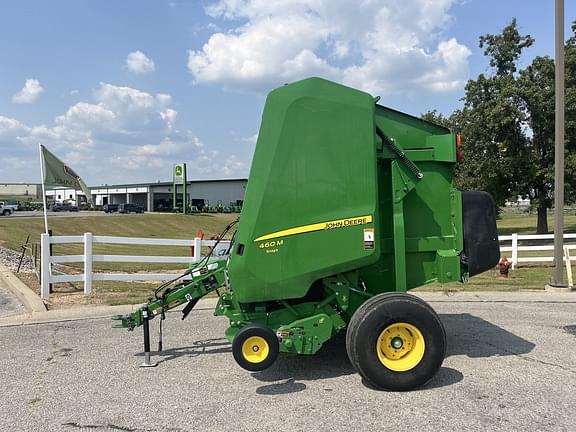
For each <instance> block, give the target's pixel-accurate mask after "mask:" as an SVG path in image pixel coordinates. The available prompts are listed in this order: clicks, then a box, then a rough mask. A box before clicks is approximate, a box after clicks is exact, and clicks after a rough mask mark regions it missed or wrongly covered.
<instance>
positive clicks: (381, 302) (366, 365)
mask: <svg viewBox="0 0 576 432" xmlns="http://www.w3.org/2000/svg"><path fill="white" fill-rule="evenodd" d="M398 322H403V323H408V324H411V325H413V326H415V327H416V328H417V329H418V330H419V331H420V332H421V333H422V336H423V337H424V343H425V350H424V355H423V357H422V360H420V362H419V363H418V364H417V365H416V366H414V367H413V368H412V369H410V370H408V371H405V372H398V371H393V370H391V369H388V368H387V367H385V366H384V365H383V364H382V362H381V361H380V360H379V358H378V353H377V349H376V344H377V341H378V337H379V336H380V333H381V332H382V331H383V330H384V329H385V328H386V327H388V326H389V325H391V324H394V323H398ZM346 351H347V352H348V358H349V359H350V362H351V363H352V366H353V367H354V369H356V371H357V372H358V373H359V374H360V375H361V376H362V378H364V379H365V380H366V381H367V383H368V384H369V385H371V386H372V387H374V388H377V389H384V390H393V391H406V390H412V389H415V388H417V387H421V386H423V385H425V384H426V383H427V382H428V381H430V380H431V379H432V377H434V375H435V374H436V372H438V370H439V369H440V366H442V362H443V361H444V357H445V356H446V331H445V330H444V326H443V325H442V322H441V321H440V318H438V315H437V314H436V312H434V310H433V309H432V308H431V307H430V306H429V305H428V304H427V303H426V302H425V301H423V300H421V299H419V298H418V297H415V296H413V295H410V294H402V293H384V294H378V295H376V296H374V297H372V298H370V299H369V300H367V301H366V302H364V303H363V304H362V305H361V306H360V307H359V308H358V309H357V310H356V312H355V313H354V315H353V316H352V319H351V320H350V323H349V324H348V330H347V332H346Z"/></svg>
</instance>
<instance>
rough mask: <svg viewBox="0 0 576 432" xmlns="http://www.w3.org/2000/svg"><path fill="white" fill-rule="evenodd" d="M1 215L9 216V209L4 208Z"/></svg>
mask: <svg viewBox="0 0 576 432" xmlns="http://www.w3.org/2000/svg"><path fill="white" fill-rule="evenodd" d="M2 216H10V210H4V211H3V212H2Z"/></svg>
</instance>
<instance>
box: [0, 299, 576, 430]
mask: <svg viewBox="0 0 576 432" xmlns="http://www.w3.org/2000/svg"><path fill="white" fill-rule="evenodd" d="M569 296H571V297H570V298H572V299H574V296H573V295H569ZM437 298H438V299H439V300H440V299H442V300H445V299H446V297H440V296H438V297H437ZM515 298H516V301H513V302H509V301H501V302H500V301H499V302H477V301H466V302H453V301H434V302H432V303H431V304H432V305H433V306H434V308H435V309H436V310H437V311H438V312H439V313H440V314H441V319H442V320H443V322H444V323H445V325H446V328H447V331H448V334H449V354H448V358H447V359H446V361H445V362H444V366H443V368H442V369H441V370H440V372H439V374H438V375H437V377H436V378H435V379H434V380H433V381H432V382H431V383H430V384H429V385H428V386H427V387H426V388H424V389H421V390H419V391H413V392H408V393H389V392H379V391H374V390H371V389H369V388H367V387H366V386H364V385H363V383H362V381H361V379H360V378H359V376H358V375H356V374H355V373H354V372H353V371H352V369H351V367H350V365H349V363H348V359H347V357H346V353H345V348H344V342H343V340H344V339H343V338H339V339H337V340H334V341H333V342H332V343H330V344H329V345H327V346H325V347H324V348H323V349H322V351H321V352H320V353H319V354H318V355H316V356H313V357H297V358H289V357H282V358H280V359H279V360H278V362H277V363H276V364H275V365H274V366H273V367H272V368H271V369H269V370H267V371H264V372H261V373H256V374H250V373H248V372H245V371H243V370H241V369H240V368H239V367H237V366H236V364H235V363H234V361H233V358H232V355H231V353H230V346H229V345H228V343H227V342H226V341H225V339H223V338H222V336H223V331H224V329H225V326H226V320H225V319H222V318H216V317H213V316H212V310H211V309H210V310H209V309H203V310H199V311H194V312H193V313H192V314H191V316H190V317H189V318H188V319H187V320H186V321H183V322H182V321H180V320H179V315H178V314H177V313H170V314H169V315H168V320H167V321H165V324H166V326H165V335H166V336H165V343H164V344H165V348H166V351H164V352H163V353H162V354H160V355H155V356H154V358H155V359H156V360H157V361H160V364H159V366H158V367H157V368H153V369H142V368H137V367H136V365H137V364H139V363H140V362H141V361H142V353H141V349H142V348H141V330H140V329H138V330H136V331H135V332H133V333H129V332H127V331H125V330H118V329H114V330H113V329H111V328H110V321H109V320H107V319H95V320H85V321H70V322H61V323H52V324H40V325H27V326H16V327H4V328H0V344H1V346H2V347H3V349H2V350H1V351H0V364H2V367H1V368H0V382H2V385H3V395H4V396H5V397H2V398H0V430H7V431H8V430H18V431H77V430H90V431H98V432H100V431H118V430H121V431H194V430H202V431H223V430H234V431H248V430H250V431H253V430H266V431H269V430H274V429H275V430H279V431H280V430H281V431H284V430H298V431H300V430H301V431H304V430H306V431H314V430H330V431H349V430H351V429H354V430H355V431H373V430H377V429H391V430H414V429H420V430H426V431H430V430H455V431H460V430H491V431H496V430H511V431H512V430H515V431H518V430H523V431H524V430H558V431H560V430H574V424H576V413H575V412H574V405H575V403H576V336H575V333H574V327H569V326H574V324H576V315H575V314H574V312H576V304H575V303H564V302H560V303H557V302H533V301H525V300H526V299H525V298H524V297H522V294H518V295H517V297H515ZM153 324H154V325H153V329H154V332H153V333H154V336H155V335H156V331H157V324H158V323H157V322H153Z"/></svg>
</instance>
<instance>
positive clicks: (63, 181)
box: [40, 145, 94, 205]
mask: <svg viewBox="0 0 576 432" xmlns="http://www.w3.org/2000/svg"><path fill="white" fill-rule="evenodd" d="M40 147H41V148H42V163H43V164H44V184H45V185H46V186H65V187H68V188H71V189H76V190H78V189H80V190H82V192H84V195H86V199H87V200H88V202H89V203H90V205H94V202H93V201H92V194H91V193H90V189H88V186H86V183H84V182H83V181H82V179H81V178H80V176H79V175H78V174H76V172H75V171H74V170H73V169H72V168H70V167H69V166H68V165H66V164H65V163H64V162H62V161H61V160H60V159H58V158H57V157H56V156H54V155H53V154H52V153H50V152H49V151H48V149H47V148H46V147H44V146H43V145H41V146H40Z"/></svg>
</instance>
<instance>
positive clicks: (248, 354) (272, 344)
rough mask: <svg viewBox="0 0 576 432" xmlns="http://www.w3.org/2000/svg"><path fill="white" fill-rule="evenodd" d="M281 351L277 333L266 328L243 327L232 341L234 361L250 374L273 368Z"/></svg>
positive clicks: (255, 326)
mask: <svg viewBox="0 0 576 432" xmlns="http://www.w3.org/2000/svg"><path fill="white" fill-rule="evenodd" d="M279 351H280V346H279V343H278V338H277V337H276V333H274V331H272V330H271V329H270V328H268V327H264V326H259V325H248V326H246V327H242V328H241V329H240V330H239V331H238V333H236V336H235V337H234V340H233V341H232V354H233V355H234V360H236V363H238V365H239V366H240V367H242V368H243V369H246V370H248V371H250V372H259V371H262V370H264V369H267V368H269V367H270V366H272V364H273V363H274V362H275V361H276V359H277V358H278V352H279ZM252 354H253V355H252Z"/></svg>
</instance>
